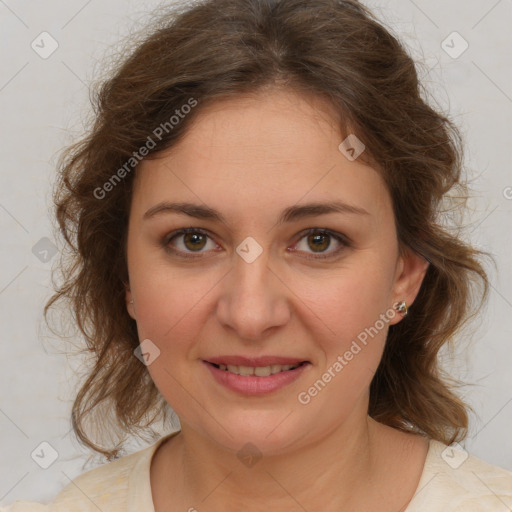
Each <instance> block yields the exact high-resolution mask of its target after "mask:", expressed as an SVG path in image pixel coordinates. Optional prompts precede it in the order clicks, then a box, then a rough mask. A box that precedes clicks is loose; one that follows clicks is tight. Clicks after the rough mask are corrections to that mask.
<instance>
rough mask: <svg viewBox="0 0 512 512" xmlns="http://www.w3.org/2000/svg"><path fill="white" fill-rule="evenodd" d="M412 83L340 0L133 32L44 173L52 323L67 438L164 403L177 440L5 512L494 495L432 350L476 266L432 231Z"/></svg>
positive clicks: (425, 151)
mask: <svg viewBox="0 0 512 512" xmlns="http://www.w3.org/2000/svg"><path fill="white" fill-rule="evenodd" d="M420 91H421V89H420V85H419V84H418V79H417V75H416V72H415V68H414V63H413V61H412V60H411V58H410V57H409V56H408V55H407V53H406V52H405V50H404V49H403V47H402V46H401V45H400V43H399V42H398V41H397V40H396V39H395V38H394V37H393V36H392V35H391V34H390V33H389V32H388V31H387V30H386V29H385V28H384V27H383V26H382V25H380V24H379V23H378V22H377V21H376V20H375V19H374V17H373V16H372V14H371V13H370V12H369V11H368V10H367V9H366V8H365V7H363V6H362V5H360V4H359V3H357V2H356V1H353V0H352V1H333V0H314V1H313V0H311V1H307V0H306V1H304V0H283V1H272V0H267V1H262V0H259V1H258V0H207V1H203V2H200V3H196V4H194V6H191V7H188V8H186V9H184V10H183V11H182V12H179V13H178V12H176V13H175V14H173V15H171V16H170V17H169V18H167V17H163V18H162V22H161V24H160V25H159V26H158V27H157V28H156V29H155V31H153V32H152V33H151V34H150V35H149V36H147V38H146V39H145V40H144V41H142V42H140V43H137V45H136V48H135V50H134V52H133V53H132V54H131V55H130V56H129V57H127V58H126V59H125V60H124V61H123V62H122V63H121V64H120V65H119V67H118V69H117V70H116V71H115V73H114V74H113V76H112V78H111V79H109V80H108V81H107V82H105V84H104V85H103V87H102V89H101V91H100V94H99V96H98V102H97V117H96V122H95V124H94V127H93V128H92V130H91V133H90V134H89V136H88V137H87V138H86V139H84V140H83V141H82V142H80V143H79V144H77V145H75V146H74V147H72V148H70V149H69V150H68V152H67V153H66V157H65V158H64V159H63V161H62V166H61V180H60V184H59V188H58V190H57V192H56V198H55V201H56V206H57V219H58V221H59V224H60V228H61V230H62V233H63V235H64V237H65V239H66V240H67V242H68V243H69V245H70V249H71V251H72V255H73V258H74V259H72V260H70V261H68V262H67V265H68V266H65V267H64V271H65V277H66V280H65V283H64V284H63V285H62V287H61V288H60V289H59V290H58V291H57V293H56V295H55V296H54V297H53V298H52V299H51V300H50V301H49V303H48V304H47V307H46V311H47V310H48V309H49V308H50V307H51V306H52V305H53V304H54V303H55V302H56V301H58V300H59V299H67V300H70V301H71V304H72V306H73V308H74V313H75V317H76V320H77V322H78V325H79V327H80V329H81V330H82V332H83V334H84V336H85V338H86V341H87V346H88V349H89V350H90V351H91V353H92V354H94V366H93V367H92V368H91V372H90V375H89V377H88V379H87V380H86V382H84V384H83V387H82V388H81V390H80V392H79V394H78V396H77V398H76V401H75V404H74V407H73V426H74V429H75V432H76V434H77V436H78V438H79V439H80V440H81V441H82V442H83V443H84V444H85V445H86V446H89V447H90V448H92V449H93V450H95V451H96V452H98V453H102V454H104V455H105V456H107V458H108V459H109V460H112V459H115V458H116V457H118V456H119V453H120V448H121V447H122V442H123V441H124V439H125V438H126V435H127V434H129V433H138V432H141V431H143V429H144V428H149V427H150V426H151V425H152V424H153V422H154V421H155V420H156V419H157V418H162V417H165V414H166V413H167V412H168V411H169V407H170V408H172V410H173V411H175V412H176V414H177V416H178V418H179V420H180V430H179V431H178V432H175V433H172V434H168V435H166V436H164V437H163V438H162V439H160V440H159V441H158V442H157V443H155V444H154V445H153V446H151V447H149V448H147V449H145V450H141V451H139V452H136V453H134V454H131V455H127V456H123V457H121V458H118V460H115V461H112V462H110V463H109V464H105V465H103V466H101V467H99V468H96V469H93V470H92V471H89V472H87V473H85V474H83V475H81V476H79V477H78V478H77V479H75V481H74V482H72V483H70V484H69V485H68V486H67V487H66V488H64V489H63V490H62V492H61V493H59V494H58V496H56V498H55V499H54V500H53V502H52V503H51V504H49V505H47V506H45V505H41V504H34V503H32V504H31V503H23V502H18V503H17V504H14V505H12V506H11V508H8V509H6V510H10V511H14V510H23V511H29V510H51V511H60V510H63V511H64V510H66V511H70V510H97V509H100V510H102V511H104V512H105V511H109V510H144V511H146V510H147V511H153V510H154V511H156V512H170V511H177V510H188V511H195V510H197V511H203V510H204V511H206V510H208V511H217V510H244V511H259V510H269V509H270V510H279V511H288V510H290V511H291V510H308V511H317V510H318V511H325V510H351V511H352V510H361V511H362V510H379V511H380V512H388V511H389V512H398V511H401V512H419V511H429V512H433V511H443V512H447V511H467V510H489V511H490V510H498V507H500V506H501V507H503V506H504V504H506V505H507V506H510V504H511V503H512V501H511V500H512V473H510V472H508V471H506V470H505V469H502V468H499V467H496V466H491V465H489V464H487V463H485V462H483V461H481V460H479V459H477V458H475V457H473V456H471V455H468V454H467V452H465V451H464V449H463V448H462V447H460V445H459V444H458V441H462V440H463V439H464V438H465V436H466V434H467V428H468V415H467V410H468V408H469V407H468V406H467V405H466V404H465V403H464V402H463V401H462V400H461V399H460V398H459V397H458V396H457V395H456V394H455V393H454V392H453V390H452V389H451V383H450V382H448V381H447V380H446V379H444V378H443V376H442V372H441V369H440V368H439V365H438V361H437V354H438V351H439V350H440V348H441V347H442V346H443V345H444V344H445V343H448V342H450V341H452V340H453V338H454V335H455V334H456V332H457V330H458V328H459V327H460V326H461V325H462V323H463V322H464V321H465V320H466V319H467V317H468V316H469V315H470V314H471V313H474V312H475V311H476V308H477V307H478V304H479V303H480V302H481V301H483V300H484V298H485V294H486V291H487V277H486V274H485V271H484V269H483V267H482V265H481V263H480V262H479V261H478V257H479V253H478V251H476V250H475V249H473V248H472V247H470V246H469V245H467V244H466V243H464V242H462V241H461V240H459V239H457V238H456V237H454V236H453V234H451V232H450V231H449V230H448V228H446V227H445V228H443V227H442V223H443V219H442V216H441V214H442V205H443V206H445V204H444V203H442V201H446V200H447V199H446V194H447V193H448V192H449V191H450V193H451V192H453V190H458V193H459V194H460V193H464V184H463V181H462V177H461V161H462V149H461V146H460V138H459V135H458V132H457V130H456V128H455V127H454V126H453V125H452V124H451V122H450V121H449V120H448V119H447V118H446V117H444V116H443V115H441V114H439V113H437V112H435V111H434V110H433V109H432V108H431V107H429V106H428V105H427V104H426V102H425V101H424V100H423V99H422V97H421V94H420ZM478 294H480V295H478ZM478 298H480V301H478V300H474V299H478ZM98 431H99V433H100V435H97V436H94V435H93V432H98ZM107 435H108V436H110V438H112V436H114V437H115V436H116V435H117V436H118V438H117V439H118V441H119V442H118V443H117V444H116V442H112V441H110V442H108V441H107V442H105V439H106V438H107Z"/></svg>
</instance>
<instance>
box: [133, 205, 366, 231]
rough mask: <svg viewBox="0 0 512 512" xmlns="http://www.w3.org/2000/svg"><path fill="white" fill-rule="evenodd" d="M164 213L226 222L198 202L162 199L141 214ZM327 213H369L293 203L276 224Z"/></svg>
mask: <svg viewBox="0 0 512 512" xmlns="http://www.w3.org/2000/svg"><path fill="white" fill-rule="evenodd" d="M165 213H178V214H182V215H188V216H189V217H194V218H196V219H206V220H214V221H218V222H222V223H224V224H227V223H226V219H225V218H224V216H223V215H222V214H221V213H220V212H219V211H217V210H215V209H213V208H210V207H209V206H204V205H200V204H194V203H187V202H177V203H173V202H169V201H163V202H161V203H158V204H156V205H155V206H153V207H151V208H150V209H149V210H148V211H147V212H146V213H145V214H144V216H143V219H144V220H147V219H150V218H152V217H155V216H156V215H159V214H165ZM329 213H345V214H352V215H370V214H369V213H368V212H367V211H366V210H365V209H364V208H360V207H358V206H354V205H350V204H346V203H343V202H339V201H332V202H327V203H319V202H315V203H308V204H304V205H300V206H297V205H294V206H290V207H288V208H286V209H285V210H283V211H282V212H281V215H280V216H279V220H278V221H277V224H278V225H279V224H284V223H290V222H295V221H298V220H300V219H304V218H307V217H315V216H317V215H326V214H329Z"/></svg>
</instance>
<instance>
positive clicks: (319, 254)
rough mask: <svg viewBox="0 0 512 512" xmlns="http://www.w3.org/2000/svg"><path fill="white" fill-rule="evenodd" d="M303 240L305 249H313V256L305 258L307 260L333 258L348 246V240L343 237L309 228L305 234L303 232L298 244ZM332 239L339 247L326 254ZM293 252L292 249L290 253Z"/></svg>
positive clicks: (338, 234) (323, 230) (325, 230)
mask: <svg viewBox="0 0 512 512" xmlns="http://www.w3.org/2000/svg"><path fill="white" fill-rule="evenodd" d="M303 239H305V246H306V248H308V247H309V248H311V247H313V256H306V258H308V259H327V258H333V257H335V256H337V255H338V254H339V253H340V252H341V251H342V250H343V249H345V248H346V247H349V245H350V244H349V241H348V239H347V238H346V237H345V236H344V235H341V234H340V233H334V232H332V231H330V230H327V229H320V228H311V229H308V230H307V231H306V232H305V233H304V232H303V233H302V237H301V238H300V239H299V242H300V241H301V240H303ZM332 239H334V240H336V243H337V244H338V245H339V247H338V248H337V249H335V250H332V251H329V252H327V253H326V252H325V251H326V249H328V248H329V247H331V240H332ZM297 246H300V243H299V244H296V247H297ZM295 250H296V249H292V251H295ZM306 252H307V251H306ZM324 253H325V254H324Z"/></svg>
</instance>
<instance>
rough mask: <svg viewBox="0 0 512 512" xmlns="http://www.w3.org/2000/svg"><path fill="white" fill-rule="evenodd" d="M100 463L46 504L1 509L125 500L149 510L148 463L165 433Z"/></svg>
mask: <svg viewBox="0 0 512 512" xmlns="http://www.w3.org/2000/svg"><path fill="white" fill-rule="evenodd" d="M174 434H175V433H173V434H171V435H167V436H165V437H163V438H161V439H160V440H159V441H158V442H156V443H155V444H153V445H152V446H149V447H147V448H144V449H142V450H139V451H137V452H135V453H132V454H130V455H126V456H124V457H121V458H120V459H117V460H115V461H112V462H108V463H106V464H104V465H102V466H99V467H97V468H94V469H91V470H89V471H86V472H85V473H82V474H81V475H79V476H77V477H76V478H75V479H73V480H72V481H70V482H69V484H67V485H66V486H65V487H64V488H63V489H62V491H60V492H59V494H57V496H56V497H55V498H54V499H53V500H52V501H51V503H49V504H47V505H45V504H42V503H35V502H28V501H16V502H14V503H12V504H10V505H9V506H7V507H3V508H2V507H0V512H92V511H94V512H97V511H98V510H101V511H102V512H118V511H120V510H128V504H130V506H135V507H136V508H135V509H134V510H136V509H139V510H152V497H151V483H150V466H151V459H152V456H153V454H154V453H155V451H156V449H157V448H158V446H159V445H160V444H161V443H162V442H164V441H165V440H166V439H167V438H168V437H170V436H172V435H174Z"/></svg>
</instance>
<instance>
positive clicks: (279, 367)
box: [218, 364, 299, 377]
mask: <svg viewBox="0 0 512 512" xmlns="http://www.w3.org/2000/svg"><path fill="white" fill-rule="evenodd" d="M218 366H219V368H220V369H221V370H225V371H228V372H231V373H235V374H236V375H243V376H245V377H248V376H251V375H252V376H253V375H256V377H268V376H269V375H274V374H275V373H280V372H285V371H288V370H291V369H293V368H297V366H299V365H298V364H294V365H292V364H273V365H271V366H256V367H254V366H235V365H232V364H228V365H227V366H226V365H225V364H219V365H218Z"/></svg>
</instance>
